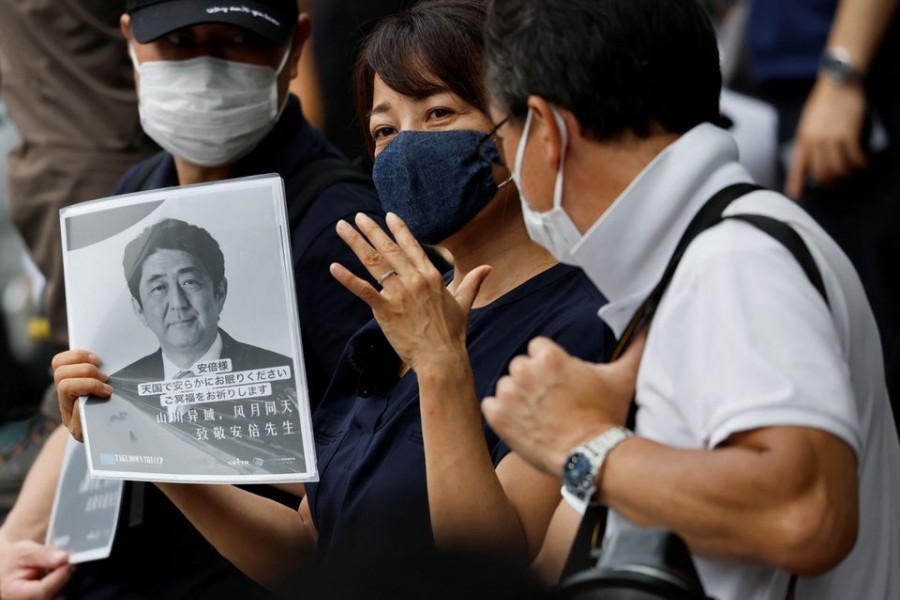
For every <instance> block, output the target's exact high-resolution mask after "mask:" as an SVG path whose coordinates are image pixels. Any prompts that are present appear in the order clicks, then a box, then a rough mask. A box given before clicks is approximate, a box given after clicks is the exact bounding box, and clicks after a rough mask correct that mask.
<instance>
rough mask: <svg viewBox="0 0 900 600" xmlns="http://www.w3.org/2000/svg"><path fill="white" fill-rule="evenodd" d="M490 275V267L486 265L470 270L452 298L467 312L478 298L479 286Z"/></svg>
mask: <svg viewBox="0 0 900 600" xmlns="http://www.w3.org/2000/svg"><path fill="white" fill-rule="evenodd" d="M490 274H491V267H490V266H488V265H481V266H480V267H476V268H475V269H472V270H471V271H470V272H469V273H468V274H467V275H466V276H465V277H464V278H463V280H462V283H460V284H459V287H458V288H457V289H456V292H455V293H454V294H453V297H454V298H456V301H457V302H458V303H459V305H460V306H461V307H462V308H463V310H465V311H466V312H468V311H469V310H470V309H471V308H472V304H473V303H474V302H475V297H476V296H478V290H480V289H481V284H483V283H484V280H485V279H487V276H488V275H490Z"/></svg>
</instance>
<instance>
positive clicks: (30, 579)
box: [0, 540, 72, 600]
mask: <svg viewBox="0 0 900 600" xmlns="http://www.w3.org/2000/svg"><path fill="white" fill-rule="evenodd" d="M68 563H69V555H68V554H66V553H65V552H63V551H62V550H57V549H56V548H51V547H49V546H44V545H41V544H38V543H37V542H33V541H31V540H19V541H15V542H9V541H3V542H2V551H0V598H3V600H50V599H53V598H63V597H64V595H65V594H64V588H65V586H66V584H67V583H68V582H69V579H70V578H71V577H72V568H71V567H70V566H69V564H68Z"/></svg>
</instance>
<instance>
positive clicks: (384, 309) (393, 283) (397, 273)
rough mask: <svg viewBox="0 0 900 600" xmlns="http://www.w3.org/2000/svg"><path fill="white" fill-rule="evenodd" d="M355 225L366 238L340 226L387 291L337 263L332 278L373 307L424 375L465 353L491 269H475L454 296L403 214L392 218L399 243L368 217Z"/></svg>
mask: <svg viewBox="0 0 900 600" xmlns="http://www.w3.org/2000/svg"><path fill="white" fill-rule="evenodd" d="M355 222H356V225H357V227H359V229H360V231H362V235H360V233H359V232H357V231H356V230H355V229H353V227H351V226H350V225H349V224H348V223H347V222H345V221H341V222H339V223H338V225H337V233H338V235H339V236H340V237H341V239H343V240H344V242H346V243H347V245H348V246H349V247H350V248H351V249H352V250H353V252H354V253H355V254H356V256H357V257H358V258H359V260H360V261H361V262H362V264H363V265H364V266H365V267H366V269H367V270H368V272H369V274H370V275H372V277H373V278H374V279H375V280H376V281H378V282H379V284H380V285H381V288H382V289H381V290H380V291H379V290H377V289H375V287H374V286H373V285H372V284H371V283H369V282H368V281H366V280H364V279H361V278H359V277H357V276H355V275H354V274H353V273H351V272H350V271H349V270H347V269H346V268H345V267H343V266H342V265H339V264H337V263H334V264H332V265H331V274H332V275H333V276H334V278H335V279H337V280H338V281H339V282H340V283H341V284H343V285H344V287H346V288H347V289H348V290H350V291H351V292H352V293H353V294H355V295H356V296H358V297H359V298H360V299H361V300H363V301H364V302H365V303H366V304H368V305H369V306H370V307H371V308H372V312H373V314H374V315H375V319H377V320H378V324H379V325H381V328H382V330H383V331H384V334H385V335H386V336H387V339H388V340H389V341H390V343H391V345H392V346H393V347H394V350H396V352H397V354H398V355H400V358H401V359H402V360H403V361H404V362H405V363H406V364H408V365H409V366H410V368H412V369H413V370H414V371H416V372H418V373H422V372H423V370H424V369H426V368H428V367H432V366H437V367H438V368H441V365H442V364H446V363H445V361H446V360H447V359H448V358H452V357H458V356H460V352H462V353H465V339H466V325H467V324H468V321H469V311H470V310H471V308H472V303H473V302H474V301H475V297H476V296H477V294H478V290H479V289H480V288H481V284H482V283H483V282H484V279H485V278H486V277H487V276H488V274H489V273H490V267H489V266H486V265H484V266H481V267H478V268H477V269H473V270H472V271H471V272H469V273H468V274H467V275H466V277H465V278H464V279H463V281H462V282H461V283H460V284H459V286H458V287H457V289H456V291H455V292H454V293H451V292H450V291H449V290H448V289H447V288H446V287H445V286H444V281H443V278H442V277H441V274H440V273H439V272H438V270H437V269H436V268H435V267H434V265H433V264H432V263H431V261H430V260H429V259H428V256H427V255H426V254H425V252H424V251H423V250H422V247H421V246H420V245H419V243H418V242H417V241H416V240H415V238H414V237H413V235H412V233H410V231H409V229H408V228H407V226H406V224H405V223H404V222H403V221H402V220H401V219H400V218H399V217H398V216H396V215H394V214H392V213H389V214H388V215H387V225H388V228H389V229H390V231H391V233H392V234H393V236H394V239H396V242H395V241H394V240H392V239H391V238H390V237H389V236H388V235H387V234H386V233H385V232H384V231H383V230H382V229H381V228H380V227H379V226H378V224H377V223H376V222H375V221H373V220H372V219H370V218H369V217H367V216H366V215H364V214H358V215H357V216H356V219H355Z"/></svg>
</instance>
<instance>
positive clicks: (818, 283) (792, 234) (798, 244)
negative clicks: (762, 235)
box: [724, 215, 830, 306]
mask: <svg viewBox="0 0 900 600" xmlns="http://www.w3.org/2000/svg"><path fill="white" fill-rule="evenodd" d="M724 218H725V219H733V220H737V221H744V222H745V223H750V224H751V225H753V226H754V227H756V228H757V229H759V230H761V231H764V232H766V233H768V234H769V235H770V236H772V237H773V238H775V239H776V240H777V241H778V242H780V243H781V245H782V246H784V247H785V248H787V249H788V251H789V252H790V253H791V254H793V255H794V258H795V259H796V260H797V262H798V263H800V267H801V268H802V269H803V272H804V273H806V277H807V278H808V279H809V282H810V283H811V284H812V285H813V287H814V288H816V290H818V292H819V295H820V296H822V299H823V300H825V304H826V305H829V306H830V303H829V302H828V294H827V293H826V292H825V282H824V281H822V273H821V272H820V271H819V268H818V267H817V266H816V261H815V260H814V259H813V257H812V254H811V253H810V251H809V248H808V247H807V245H806V243H805V242H804V241H803V238H801V237H800V234H799V233H797V232H796V231H795V230H794V228H793V227H791V226H790V225H788V224H787V223H785V222H783V221H779V220H778V219H773V218H772V217H767V216H765V215H730V216H727V217H724Z"/></svg>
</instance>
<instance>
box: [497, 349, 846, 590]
mask: <svg viewBox="0 0 900 600" xmlns="http://www.w3.org/2000/svg"><path fill="white" fill-rule="evenodd" d="M642 351H643V340H639V341H638V342H636V343H635V344H633V346H632V348H630V349H629V351H628V352H626V353H625V354H624V355H623V356H622V358H621V359H620V360H618V361H616V362H614V363H610V364H608V365H594V364H590V363H587V362H584V361H581V360H578V359H574V358H572V357H570V356H568V355H567V354H566V353H565V352H564V351H563V350H562V349H561V348H559V347H558V346H556V345H555V344H553V342H551V341H549V340H545V339H537V340H534V341H533V342H532V343H531V345H530V347H529V356H528V357H519V358H517V359H516V360H515V361H514V362H513V364H512V365H511V366H510V376H509V377H507V378H504V379H503V380H501V382H500V384H499V385H498V387H497V397H496V398H487V399H485V400H484V402H483V403H482V409H483V411H484V414H485V416H486V417H487V419H488V421H489V422H490V424H491V426H492V427H494V429H495V431H497V432H498V433H499V434H500V435H501V436H502V437H503V438H504V439H505V440H507V441H508V442H509V444H510V446H511V447H512V448H513V450H514V451H517V452H519V453H521V454H522V455H523V456H524V457H526V459H528V460H529V461H530V462H531V463H532V464H535V465H536V466H539V467H540V468H541V469H542V470H543V471H545V472H546V473H548V474H551V475H556V476H559V474H560V473H562V468H563V463H564V462H565V459H566V456H567V454H568V452H569V451H570V450H571V449H572V448H574V447H576V446H577V445H579V444H581V443H583V442H585V441H587V440H589V439H592V438H593V437H596V436H597V435H599V434H601V433H602V432H603V431H605V430H606V429H608V428H610V427H613V426H615V425H619V424H621V423H622V422H624V420H625V414H624V412H623V410H622V407H627V406H628V402H629V401H630V398H631V397H632V396H633V394H634V390H635V385H634V383H635V380H636V373H637V367H638V365H639V363H640V357H641V354H642ZM856 468H857V462H856V456H855V453H854V451H853V449H851V448H850V446H848V445H847V444H846V443H844V442H843V441H841V440H840V439H838V438H837V437H835V436H833V435H831V434H829V433H825V432H823V431H818V430H815V429H811V428H804V427H767V428H761V429H757V430H751V431H747V432H743V433H739V434H735V435H732V436H731V437H729V438H728V439H727V440H726V441H725V442H724V443H723V444H720V445H719V446H718V447H717V448H715V449H712V450H684V449H678V448H672V447H668V446H663V445H660V444H656V443H654V442H651V441H649V440H645V439H639V438H632V439H629V440H626V441H625V442H622V443H621V444H620V445H618V446H616V447H615V448H614V449H613V450H612V451H611V452H610V453H609V454H608V455H607V458H606V461H605V462H604V466H603V468H602V469H601V471H600V472H599V473H598V476H597V484H598V489H599V493H600V495H601V497H602V499H603V501H604V502H605V503H607V504H608V505H609V506H610V507H611V508H612V509H614V510H616V511H618V512H620V513H622V514H623V515H624V516H626V517H628V518H630V519H632V520H633V521H635V522H636V523H638V524H640V525H644V526H659V527H666V528H668V529H671V530H673V531H675V532H676V533H678V534H680V535H682V536H683V537H684V538H685V539H686V540H687V542H688V544H689V545H690V546H691V548H692V549H693V550H694V551H696V552H699V553H708V554H714V555H716V556H719V557H724V558H730V559H735V560H750V561H754V562H763V563H768V564H772V565H776V566H779V567H783V568H784V569H786V570H789V571H791V572H794V573H797V574H800V575H815V574H819V573H822V572H824V571H826V570H828V569H829V568H831V567H833V566H834V565H836V564H837V563H838V562H840V560H842V559H843V558H844V556H846V554H847V553H848V552H849V551H850V549H851V548H852V547H853V543H854V541H855V539H856V530H857V520H858V492H857V485H858V484H857V471H856ZM553 536H554V534H553V533H548V537H549V538H550V539H553Z"/></svg>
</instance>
